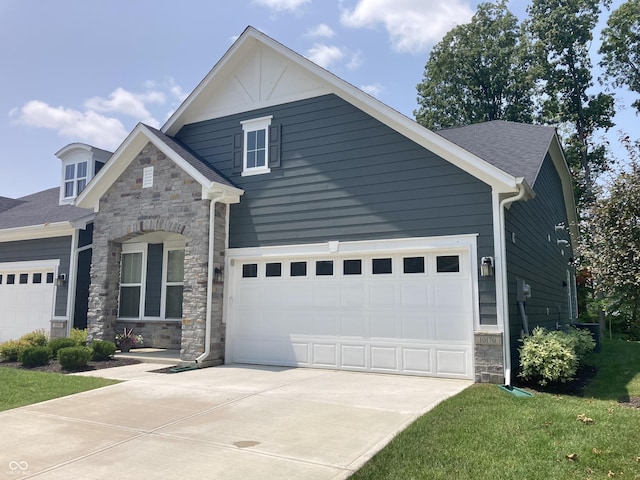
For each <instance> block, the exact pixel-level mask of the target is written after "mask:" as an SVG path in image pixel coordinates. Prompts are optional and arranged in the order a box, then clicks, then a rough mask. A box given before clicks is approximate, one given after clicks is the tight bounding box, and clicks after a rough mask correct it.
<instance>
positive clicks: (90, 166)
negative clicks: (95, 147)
mask: <svg viewBox="0 0 640 480" xmlns="http://www.w3.org/2000/svg"><path fill="white" fill-rule="evenodd" d="M85 162H86V164H87V175H86V176H85V177H81V179H82V178H84V179H85V181H86V183H85V186H84V188H87V185H89V182H90V181H91V179H92V178H93V176H94V173H95V172H94V169H95V161H94V160H93V159H91V158H87V159H83V160H77V159H76V160H73V161H71V160H67V161H63V162H62V173H61V178H60V204H70V203H73V201H74V200H75V198H76V197H77V196H78V164H80V163H85ZM69 165H74V169H73V172H74V176H73V195H72V196H71V197H67V196H65V190H66V188H65V187H66V183H67V180H66V178H65V172H66V170H67V166H69Z"/></svg>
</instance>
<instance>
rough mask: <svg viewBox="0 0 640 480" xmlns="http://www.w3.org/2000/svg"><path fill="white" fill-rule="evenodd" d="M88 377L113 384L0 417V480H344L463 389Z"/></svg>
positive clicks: (273, 373) (192, 375)
mask: <svg viewBox="0 0 640 480" xmlns="http://www.w3.org/2000/svg"><path fill="white" fill-rule="evenodd" d="M162 367H166V365H153V364H148V363H146V364H145V363H143V364H139V365H130V366H126V367H117V368H113V369H109V370H100V371H96V372H88V373H85V374H83V375H87V374H90V375H97V376H104V377H109V378H116V379H122V380H126V381H125V382H124V383H120V384H117V385H113V386H109V387H105V388H101V389H98V390H93V391H89V392H84V393H80V394H77V395H72V396H69V397H64V398H59V399H56V400H51V401H48V402H43V403H39V404H36V405H30V406H27V407H22V408H17V409H13V410H9V411H5V412H0V431H1V432H2V435H0V478H21V479H23V478H42V479H45V478H46V479H69V478H82V479H104V478H118V479H120V480H129V479H136V480H139V479H140V478H154V479H177V478H194V479H196V478H202V479H205V478H206V479H216V480H225V479H243V480H247V479H261V480H263V479H278V480H280V479H283V478H296V479H298V478H299V479H338V478H347V477H348V476H349V475H351V473H353V472H354V471H355V470H357V469H358V468H359V467H361V466H362V465H363V464H364V463H365V462H366V461H367V460H368V459H369V458H370V457H371V456H372V455H373V454H374V453H375V452H377V451H378V450H380V449H381V448H382V447H383V446H384V445H386V444H387V443H388V442H389V441H390V440H391V438H393V437H394V436H395V434H396V433H398V432H399V431H400V430H402V429H404V428H405V427H406V426H407V425H408V424H409V423H411V421H413V420H414V419H415V418H416V417H418V416H420V415H421V414H423V413H425V412H426V411H428V410H429V409H431V408H432V407H434V406H435V405H436V404H437V403H439V402H440V401H442V400H443V399H445V398H447V397H449V396H451V395H454V394H456V393H458V392H460V391H462V390H463V389H465V388H466V387H467V386H469V385H470V383H471V382H468V381H460V380H444V379H433V378H419V377H407V376H398V375H377V374H367V373H352V372H339V371H330V370H315V369H302V368H278V367H254V366H239V365H236V366H224V367H216V368H207V369H202V370H194V371H187V372H182V373H177V374H161V373H152V372H150V371H149V370H153V369H158V368H162Z"/></svg>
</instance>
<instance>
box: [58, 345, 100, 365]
mask: <svg viewBox="0 0 640 480" xmlns="http://www.w3.org/2000/svg"><path fill="white" fill-rule="evenodd" d="M92 352H93V350H91V349H90V348H89V347H65V348H61V349H60V350H58V361H59V362H60V365H61V366H62V368H64V369H65V370H78V369H79V368H82V367H84V366H86V365H87V363H88V362H89V360H90V359H91V353H92Z"/></svg>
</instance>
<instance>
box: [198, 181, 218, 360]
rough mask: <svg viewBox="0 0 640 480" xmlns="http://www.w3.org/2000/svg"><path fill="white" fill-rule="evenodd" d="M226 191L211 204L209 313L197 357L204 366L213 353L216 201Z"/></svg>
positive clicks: (208, 270)
mask: <svg viewBox="0 0 640 480" xmlns="http://www.w3.org/2000/svg"><path fill="white" fill-rule="evenodd" d="M223 197H224V192H222V193H219V194H218V195H217V196H215V197H213V198H212V199H211V203H210V204H209V224H210V228H209V260H208V261H207V315H206V321H205V330H204V352H203V353H202V354H201V355H200V356H199V357H198V358H196V359H195V363H196V365H198V366H199V367H203V366H204V365H203V362H204V361H205V360H206V359H207V358H208V357H209V355H210V354H211V299H212V297H213V292H212V291H211V289H212V288H213V287H212V285H213V274H214V272H213V253H214V243H215V242H214V237H215V209H216V203H217V202H218V201H219V200H222V198H223Z"/></svg>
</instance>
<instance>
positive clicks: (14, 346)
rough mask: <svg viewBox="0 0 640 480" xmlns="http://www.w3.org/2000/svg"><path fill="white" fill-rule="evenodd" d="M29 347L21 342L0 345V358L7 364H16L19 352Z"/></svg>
mask: <svg viewBox="0 0 640 480" xmlns="http://www.w3.org/2000/svg"><path fill="white" fill-rule="evenodd" d="M28 346H30V345H29V344H28V343H25V342H23V341H21V340H9V341H7V342H4V343H1V344H0V357H2V358H3V359H4V360H5V361H7V362H17V361H18V357H20V352H21V351H22V350H24V349H25V348H27V347H28Z"/></svg>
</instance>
